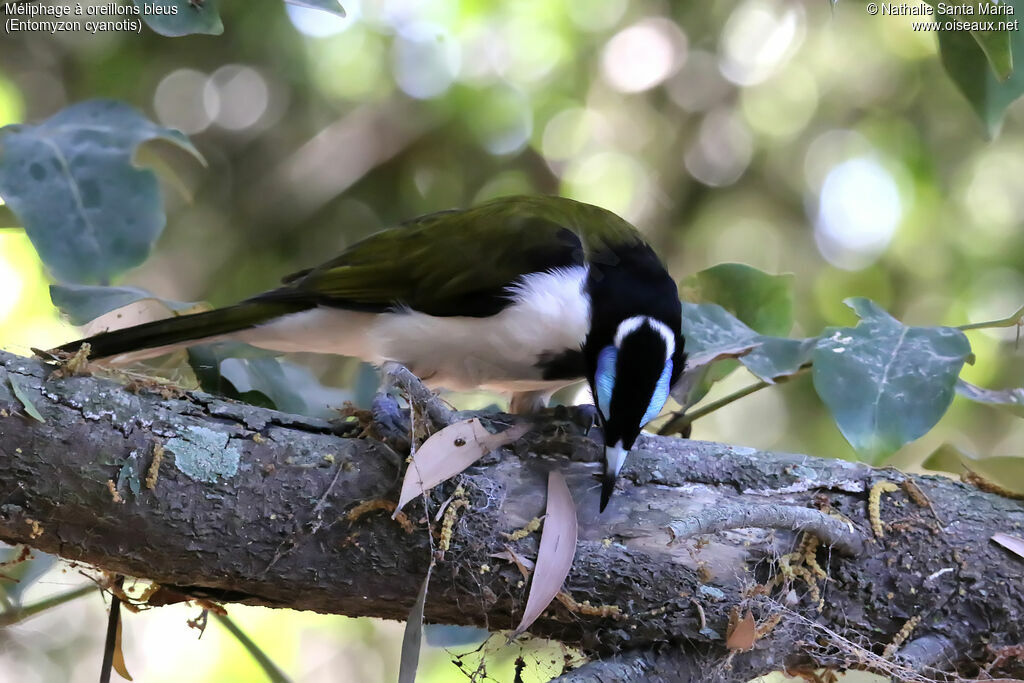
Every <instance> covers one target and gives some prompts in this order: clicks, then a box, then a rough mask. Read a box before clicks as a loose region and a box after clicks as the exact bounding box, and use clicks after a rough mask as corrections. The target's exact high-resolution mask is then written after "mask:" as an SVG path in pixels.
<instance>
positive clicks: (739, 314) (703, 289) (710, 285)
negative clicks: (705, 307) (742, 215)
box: [680, 263, 793, 337]
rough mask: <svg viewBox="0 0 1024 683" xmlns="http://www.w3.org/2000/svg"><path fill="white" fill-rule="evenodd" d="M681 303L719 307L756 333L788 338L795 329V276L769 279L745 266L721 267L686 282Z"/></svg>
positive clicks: (739, 264) (778, 276)
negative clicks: (792, 329)
mask: <svg viewBox="0 0 1024 683" xmlns="http://www.w3.org/2000/svg"><path fill="white" fill-rule="evenodd" d="M680 291H681V292H682V299H683V300H684V301H687V302H690V303H696V304H700V303H713V304H718V305H719V306H721V307H722V308H724V309H725V310H727V311H728V312H729V313H731V314H732V315H734V316H735V317H736V318H738V319H739V320H740V321H741V322H743V323H745V324H746V325H748V326H749V327H751V328H752V329H753V330H754V331H756V332H759V333H761V334H766V335H769V336H775V337H780V336H785V335H786V334H789V330H790V328H792V327H793V275H792V274H786V275H769V274H768V273H765V272H763V271H760V270H758V269H757V268H752V267H751V266H748V265H744V264H742V263H720V264H718V265H717V266H712V267H711V268H708V269H706V270H702V271H700V272H699V273H695V274H693V275H691V276H690V277H688V278H686V279H685V280H683V282H682V284H681V286H680Z"/></svg>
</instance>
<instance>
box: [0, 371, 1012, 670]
mask: <svg viewBox="0 0 1024 683" xmlns="http://www.w3.org/2000/svg"><path fill="white" fill-rule="evenodd" d="M48 371H49V370H48V369H47V368H45V367H44V366H43V365H42V364H40V363H39V362H37V361H35V360H31V359H26V358H20V357H16V356H12V355H10V354H0V410H2V411H4V412H0V539H3V540H5V541H7V542H10V543H26V544H29V545H31V546H34V547H37V548H40V549H41V550H44V551H47V552H52V553H56V554H58V555H61V556H63V557H66V558H68V559H71V560H75V561H80V562H88V563H91V564H94V565H96V566H98V567H102V568H103V569H105V570H107V571H110V572H116V573H118V574H124V575H128V576H136V577H143V578H148V579H152V580H154V581H156V582H158V583H160V584H161V585H163V586H166V587H168V588H170V589H172V590H175V591H179V592H182V593H185V594H187V595H191V596H196V597H203V598H208V599H214V600H222V601H228V602H241V603H246V604H261V605H269V606H277V607H292V608H296V609H308V610H315V611H318V612H324V613H334V614H347V615H351V616H376V617H384V618H391V619H404V618H405V617H406V615H407V614H408V611H409V608H410V606H411V605H412V603H413V601H414V600H415V599H416V594H417V590H418V589H419V586H420V584H421V582H422V579H423V576H424V574H425V572H426V569H427V566H428V564H429V563H430V559H431V553H430V543H429V538H428V527H429V529H431V530H432V531H433V532H434V533H437V532H438V529H439V526H440V523H439V522H436V521H435V520H434V519H429V520H428V519H426V518H425V517H422V516H419V512H418V511H419V510H421V509H423V508H422V506H419V505H417V506H410V510H415V511H416V513H415V514H414V515H413V516H412V519H411V520H408V523H409V526H408V528H405V527H403V526H402V525H400V524H399V523H397V522H395V521H392V520H391V519H390V515H389V514H388V513H389V512H390V511H389V510H387V505H388V503H387V501H394V500H395V499H396V497H397V491H398V488H399V485H400V480H401V476H402V473H403V469H404V466H405V462H404V455H405V454H404V453H401V452H396V451H395V450H393V449H392V446H389V445H388V444H392V445H395V444H400V443H402V439H401V438H399V437H400V436H401V435H396V434H394V433H391V432H389V428H388V427H387V425H382V424H380V423H375V424H372V425H359V424H355V423H354V422H353V421H351V420H350V421H349V422H339V423H328V422H325V421H322V420H314V419H308V418H303V417H298V416H294V415H286V414H283V413H278V412H274V411H268V410H263V409H260V408H256V407H253V406H248V405H243V404H238V403H233V402H230V401H226V400H221V399H218V398H216V397H212V396H208V395H203V394H192V395H186V396H183V397H164V396H161V395H159V394H153V393H145V392H143V393H139V394H134V393H130V392H129V391H127V390H125V389H124V388H123V387H121V386H119V385H117V384H115V383H114V382H111V381H108V380H104V379H99V378H94V377H69V378H61V379H44V377H45V375H46V374H47V373H48ZM11 380H14V382H16V384H17V386H18V387H19V390H20V392H21V394H22V395H23V396H24V397H26V398H27V399H28V400H29V401H31V402H32V403H33V404H34V407H35V408H36V409H37V410H38V412H39V413H40V415H41V416H42V417H43V418H44V419H45V422H39V421H37V420H35V419H33V418H31V417H29V416H27V414H26V410H25V409H24V408H23V406H22V404H21V403H20V401H19V400H18V398H17V397H16V396H15V394H14V392H13V391H12V390H11V386H12V385H11ZM391 413H394V411H391ZM499 417H500V416H499ZM392 418H395V415H394V414H391V415H390V417H389V420H391V421H392V422H395V424H398V425H399V427H400V426H401V425H400V424H399V423H400V420H396V419H392ZM484 420H485V423H486V422H487V418H486V416H484ZM367 427H368V428H369V429H368V430H364V428H367ZM364 431H366V433H368V434H372V435H373V436H366V435H364V436H363V438H355V436H356V435H357V434H361V433H364ZM407 441H408V439H407V437H406V439H405V442H406V443H407ZM395 447H397V446H395ZM601 450H602V449H601V447H600V445H599V444H598V443H596V442H595V441H593V440H592V439H591V438H589V437H587V436H586V435H585V434H584V433H583V429H582V428H581V427H579V426H578V425H576V424H575V423H574V422H573V421H572V420H571V419H568V417H567V411H564V410H559V409H555V410H552V411H548V412H547V413H545V414H544V416H542V417H541V418H538V419H537V421H536V425H535V428H534V429H533V431H531V432H530V433H529V434H527V435H526V436H525V437H524V438H523V439H521V440H520V441H519V442H517V443H516V444H514V445H513V446H512V447H509V448H505V449H502V451H501V452H500V453H497V454H492V455H490V456H487V457H486V458H485V459H484V460H483V461H481V463H479V465H478V466H476V467H474V468H471V469H470V470H469V471H467V472H466V473H465V474H464V475H462V476H461V477H460V478H459V482H450V483H449V484H447V485H442V486H439V487H437V488H436V489H435V490H434V491H432V492H431V495H432V498H433V502H432V503H431V506H430V507H431V509H433V510H436V509H439V508H440V506H441V504H442V503H443V502H444V501H445V500H446V499H447V498H448V497H449V496H450V495H452V492H453V491H454V490H455V486H456V483H461V485H462V487H463V489H464V491H465V495H466V497H467V499H468V501H469V507H468V508H462V509H460V510H458V519H457V521H456V523H455V525H454V533H453V536H452V543H451V547H450V549H449V550H448V552H446V554H445V557H444V558H443V559H441V560H439V561H438V563H437V566H436V567H435V570H434V572H435V573H434V577H433V579H432V581H431V594H430V597H429V599H428V600H427V604H426V611H425V619H426V620H427V621H428V622H437V623H454V624H471V625H479V626H483V627H486V628H489V629H491V630H501V629H511V628H513V627H514V626H515V624H516V623H517V622H518V621H519V618H520V616H521V613H522V609H523V605H524V604H525V599H526V595H525V587H524V586H523V582H522V576H521V575H520V573H519V570H518V568H517V567H516V566H515V564H514V563H511V562H509V561H507V560H505V559H500V558H498V557H495V555H496V554H499V553H502V552H503V551H505V549H506V546H507V545H511V546H513V547H514V549H515V550H516V552H517V553H520V554H522V555H524V556H527V557H533V556H534V555H535V552H536V546H537V538H536V535H530V536H527V537H526V538H524V539H522V540H519V541H514V542H510V541H509V540H508V539H507V538H506V537H505V536H503V535H502V533H503V532H505V533H510V532H512V531H514V530H516V529H520V528H522V527H524V526H525V525H526V524H527V523H528V522H529V521H530V520H532V519H533V518H534V517H536V516H538V515H540V514H542V513H543V509H544V493H543V492H544V490H545V489H544V482H545V481H546V474H547V471H548V470H549V468H551V467H559V468H560V469H561V470H562V472H563V473H564V474H565V476H566V479H567V481H568V483H569V486H570V489H571V491H572V493H573V496H574V498H575V500H576V505H577V509H578V516H579V520H580V530H579V537H580V541H579V544H578V547H577V552H576V560H575V564H574V566H573V570H572V572H571V573H570V575H569V578H568V580H567V581H566V584H565V591H566V592H567V593H568V594H569V595H570V596H571V597H572V598H573V601H566V604H569V605H573V604H575V607H573V608H572V609H573V611H572V612H570V611H569V609H570V608H568V607H566V606H565V605H563V604H561V603H557V604H554V605H553V606H552V607H551V608H549V609H548V611H547V612H546V613H545V615H544V616H542V617H541V618H540V619H539V620H538V621H537V622H536V623H535V624H534V626H533V627H532V628H531V631H532V632H533V633H534V634H536V635H539V636H544V637H550V638H555V639H558V640H560V641H562V642H564V643H566V644H569V645H573V646H577V647H580V648H582V649H583V650H584V651H586V652H587V653H588V654H590V655H591V656H593V657H595V658H597V659H603V660H610V659H614V658H615V657H617V656H618V657H627V658H628V657H630V656H632V655H629V654H627V653H628V652H650V653H654V652H657V653H659V654H658V655H657V656H659V657H660V656H672V657H678V658H680V659H679V662H684V663H685V665H684V664H679V665H673V667H672V668H670V669H667V671H669V672H672V671H674V672H676V673H677V674H678V678H677V680H687V675H688V674H687V672H696V674H697V675H699V676H701V677H703V678H702V680H710V679H712V678H714V677H718V678H720V679H722V680H741V679H742V680H748V679H749V677H751V676H752V675H757V674H758V673H764V672H767V671H771V670H773V669H780V668H783V667H788V668H807V667H812V666H829V667H834V668H843V667H853V666H856V667H860V668H865V667H866V668H874V669H879V670H889V669H887V668H886V667H889V666H890V664H891V667H893V668H894V669H895V668H897V667H903V668H902V669H899V670H900V671H905V670H907V669H906V667H907V664H906V662H914V663H916V665H918V666H925V665H931V662H930V659H931V658H930V657H929V656H922V655H927V653H925V652H922V653H920V654H918V653H917V651H918V650H921V646H920V645H915V642H917V643H919V642H920V641H919V640H918V639H920V638H922V637H924V636H929V635H931V636H934V637H935V638H941V639H942V642H943V652H944V653H945V652H951V653H952V654H951V655H949V660H948V661H944V662H943V666H944V667H947V668H950V669H959V670H961V671H963V672H965V673H967V674H973V673H976V669H977V667H978V665H979V663H981V662H983V661H984V660H985V659H986V657H988V656H989V655H988V653H989V652H991V651H992V650H994V649H998V648H1000V647H1006V646H1010V645H1016V644H1018V643H1020V642H1022V641H1024V587H1022V580H1021V575H1022V568H1024V562H1022V560H1021V559H1020V558H1018V557H1016V556H1015V555H1013V554H1012V553H1010V552H1009V551H1007V550H1005V549H1003V548H1001V547H1000V546H998V545H997V544H995V543H992V542H990V540H989V539H990V537H991V536H992V534H993V533H995V532H998V531H1010V532H1013V531H1014V530H1018V529H1020V528H1022V527H1024V505H1021V504H1020V503H1019V502H1016V501H1012V500H1009V499H1006V498H1001V497H999V496H996V495H993V494H989V493H984V492H981V491H979V490H977V489H975V488H973V487H970V486H968V485H966V484H962V483H959V482H955V481H952V480H949V479H947V478H944V477H937V476H928V477H921V476H911V475H903V474H900V473H898V472H895V471H893V470H875V469H872V468H870V467H867V466H865V465H861V464H856V463H850V462H845V461H839V460H823V459H817V458H812V457H808V456H805V455H789V454H781V453H766V452H761V451H756V450H755V449H752V448H740V447H735V446H727V445H723V444H716V443H706V442H699V441H685V440H680V439H670V438H663V437H655V436H645V437H644V438H643V439H642V440H641V441H640V443H639V445H638V447H637V449H636V450H635V452H634V453H633V454H632V455H631V457H630V459H629V461H628V463H627V466H626V468H625V469H624V471H623V477H622V483H621V490H620V491H618V492H617V493H616V495H615V496H614V497H613V498H612V503H611V505H610V506H609V509H608V510H607V511H606V512H605V513H604V514H602V515H599V514H598V513H597V507H598V490H599V482H598V480H597V478H596V477H597V475H598V474H599V472H600V471H601V465H600V456H601ZM154 459H157V462H156V464H155V465H154ZM151 473H155V474H156V475H157V476H156V477H155V481H154V478H153V477H150V478H149V479H148V480H147V475H149V474H151ZM882 479H888V480H890V481H893V482H896V483H901V482H902V481H903V480H904V479H913V481H914V482H915V483H916V484H917V486H918V488H920V489H921V490H922V491H923V492H924V493H925V494H926V495H927V496H928V497H929V498H930V499H931V501H932V503H933V505H934V507H935V513H933V512H932V511H931V510H930V509H928V508H921V507H919V506H918V505H917V504H916V503H914V502H913V500H912V499H911V498H909V497H908V496H907V495H905V494H904V493H903V492H902V491H898V492H895V493H889V494H887V495H886V496H885V498H884V502H883V505H882V518H883V520H884V522H885V523H886V524H887V525H888V530H887V533H886V534H885V537H884V538H882V539H875V538H873V536H872V534H871V531H870V528H871V527H870V524H869V523H868V521H867V519H866V516H867V507H868V506H867V494H866V490H867V489H868V488H869V487H870V486H871V485H872V484H873V483H875V482H877V481H880V480H882ZM149 483H153V484H154V486H153V487H152V488H150V487H149V486H148V484H149ZM375 500H378V501H380V502H379V503H372V502H369V503H368V501H375ZM364 503H367V504H364ZM775 506H779V507H775ZM815 508H817V509H818V510H822V511H824V512H827V513H828V516H830V517H834V518H835V519H836V520H837V523H836V524H833V523H831V522H822V517H823V515H821V514H819V513H817V512H816V510H815ZM723 510H725V511H730V512H729V514H726V515H724V516H723V515H722V514H721V513H720V511H723ZM796 510H806V512H796ZM840 516H841V517H840ZM840 518H842V519H843V520H848V523H849V524H850V525H852V531H851V529H850V527H849V526H847V521H841V522H840V521H839V520H840ZM723 519H724V521H723ZM741 519H742V520H743V521H742V522H740V521H739V520H741ZM940 519H941V520H944V522H945V523H940V522H939V521H938V520H940ZM681 521H682V522H681ZM681 523H682V524H683V526H685V527H686V533H685V534H682V535H689V534H690V533H697V534H702V535H699V536H695V537H693V538H688V539H685V538H679V537H675V535H676V532H679V531H680V530H681V528H680V524H681ZM739 523H745V524H753V525H755V527H759V528H733V527H736V526H737V524H739ZM766 527H767V528H766ZM840 527H842V530H841V529H840ZM794 528H795V529H799V530H809V531H813V532H815V533H819V534H820V535H821V536H823V539H822V540H823V542H824V543H823V545H822V546H820V547H819V548H817V549H815V548H814V546H813V544H809V543H807V542H806V540H804V539H802V538H801V536H800V534H799V533H796V532H794V531H793V530H792V529H794ZM673 540H674V542H673ZM858 542H859V543H862V544H863V547H864V550H863V551H858V545H857V543H858ZM829 543H831V544H833V545H834V546H835V548H836V549H837V550H838V549H839V548H840V547H842V548H844V549H846V550H851V551H854V555H853V556H851V557H846V556H843V555H840V554H839V553H833V552H831V551H830V549H829V548H828V547H826V546H827V545H828V544H829ZM506 556H507V553H506ZM818 571H821V572H822V573H824V574H825V575H827V577H828V578H827V579H823V578H821V576H820V575H819V574H818V573H817V572H818ZM586 601H588V602H589V604H587V602H586ZM602 607H603V608H606V609H602ZM747 610H751V611H752V612H753V614H754V617H755V619H756V622H757V624H758V626H759V628H760V629H761V630H760V635H759V637H758V639H757V641H756V642H755V643H754V648H753V650H752V651H750V652H745V653H736V652H731V651H730V650H729V649H728V648H727V647H726V644H725V638H726V635H727V634H728V633H729V632H730V628H729V621H730V614H731V613H733V614H737V615H742V614H745V613H746V612H747ZM819 610H820V611H819ZM915 617H916V618H917V622H916V623H915V626H914V630H913V634H912V635H911V636H910V640H909V641H908V642H909V643H910V644H909V645H907V649H908V650H913V652H911V653H909V654H913V655H914V656H913V657H909V656H908V657H906V658H901V657H900V656H899V655H897V656H896V657H895V658H894V659H893V660H892V662H891V663H890V662H888V660H885V659H884V658H883V657H882V653H883V652H884V651H885V648H886V646H887V645H889V644H890V643H891V642H892V641H893V639H894V638H895V637H896V635H897V634H898V633H899V632H900V631H901V629H903V628H904V626H905V625H906V624H907V623H908V620H910V619H912V618H915ZM947 644H948V647H947ZM915 648H916V649H915ZM927 649H928V650H929V651H930V648H927ZM641 656H642V657H646V656H647V655H641ZM652 656H653V655H652ZM616 661H621V660H616ZM603 665H604V663H603V662H602V664H601V665H598V664H591V665H588V667H593V669H589V670H594V669H596V668H598V667H599V666H603ZM1002 667H1003V669H1004V671H1002V672H999V673H1006V674H1007V675H1018V676H1019V675H1020V674H1021V672H1022V671H1021V668H1022V665H1021V663H1020V662H1019V661H1016V660H1011V661H1006V662H1004V663H1003V665H1002ZM585 673H586V671H584V670H581V671H580V672H579V675H580V676H582V675H583V674H585ZM911 673H913V672H911ZM993 673H997V671H993ZM927 675H930V674H927ZM743 676H746V677H747V678H742V677H743ZM636 679H637V680H642V676H640V675H639V674H638V677H637V678H636ZM569 680H574V679H569ZM575 680H588V679H586V678H578V679H575ZM593 680H596V679H593ZM920 680H924V679H920Z"/></svg>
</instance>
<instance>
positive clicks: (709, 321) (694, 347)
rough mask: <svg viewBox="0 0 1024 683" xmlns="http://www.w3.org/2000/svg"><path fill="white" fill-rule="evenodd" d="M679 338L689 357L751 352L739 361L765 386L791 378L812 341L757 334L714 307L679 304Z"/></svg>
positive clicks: (808, 353)
mask: <svg viewBox="0 0 1024 683" xmlns="http://www.w3.org/2000/svg"><path fill="white" fill-rule="evenodd" d="M683 336H684V337H686V352H687V353H688V354H690V355H696V354H704V353H708V352H714V351H716V350H719V349H735V348H742V347H743V346H744V345H750V346H753V347H754V348H753V349H752V350H751V351H750V352H749V353H747V354H744V355H742V356H740V357H739V362H741V363H743V365H745V366H746V367H747V369H748V370H750V371H751V372H752V373H754V374H755V375H757V376H758V377H759V378H760V379H763V380H764V381H766V382H773V381H774V380H776V379H778V378H780V377H784V376H787V375H792V374H793V373H795V372H796V371H797V370H799V369H800V367H801V366H802V365H804V364H805V363H807V362H808V361H809V360H810V356H811V352H812V351H813V349H814V344H815V341H816V340H814V339H785V338H782V337H769V336H766V335H762V334H758V333H757V332H755V331H754V330H752V329H750V328H749V327H747V326H746V325H744V324H743V323H742V322H740V321H739V320H737V319H736V318H735V317H733V316H732V315H731V314H730V313H729V312H728V311H726V310H725V309H724V308H722V307H721V306H718V305H716V304H690V303H685V302H684V303H683Z"/></svg>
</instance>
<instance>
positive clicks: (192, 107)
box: [153, 69, 216, 135]
mask: <svg viewBox="0 0 1024 683" xmlns="http://www.w3.org/2000/svg"><path fill="white" fill-rule="evenodd" d="M205 88H206V74H204V73H203V72H202V71H196V70H195V69H177V70H175V71H172V72H171V73H169V74H167V75H166V76H164V77H163V79H161V81H160V83H159V84H158V85H157V86H156V93H155V94H154V95H153V108H154V109H155V110H156V116H157V118H158V119H160V123H162V124H164V125H165V126H168V127H169V128H177V129H178V130H180V131H181V132H183V133H185V134H187V135H192V134H194V133H201V132H203V131H204V130H206V129H207V128H208V127H209V126H210V122H211V121H212V120H213V114H211V113H210V109H209V107H208V103H207V100H208V99H209V96H204V90H205ZM214 113H216V112H214Z"/></svg>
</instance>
